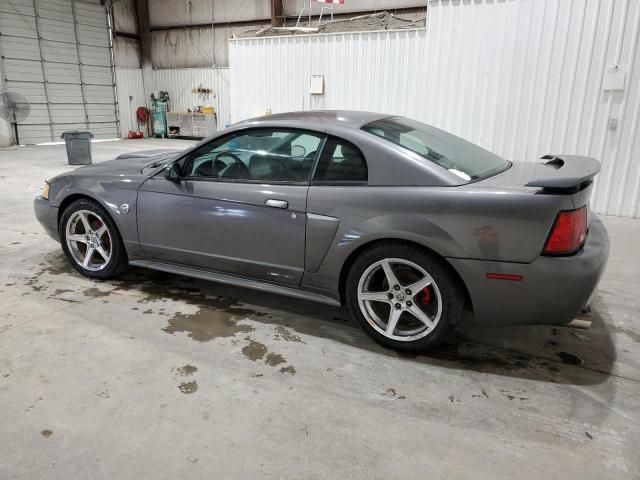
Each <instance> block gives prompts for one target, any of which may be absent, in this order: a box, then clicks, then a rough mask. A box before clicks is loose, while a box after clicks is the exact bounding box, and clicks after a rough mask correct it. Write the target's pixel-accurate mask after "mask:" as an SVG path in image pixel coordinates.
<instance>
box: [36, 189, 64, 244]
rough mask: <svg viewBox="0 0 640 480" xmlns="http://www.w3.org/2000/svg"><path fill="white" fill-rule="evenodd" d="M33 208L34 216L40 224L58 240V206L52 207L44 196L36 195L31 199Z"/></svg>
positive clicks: (48, 233)
mask: <svg viewBox="0 0 640 480" xmlns="http://www.w3.org/2000/svg"><path fill="white" fill-rule="evenodd" d="M33 209H34V211H35V212H36V218H37V219H38V221H39V222H40V225H42V226H43V227H44V230H45V232H47V235H49V236H50V237H51V238H53V239H54V240H55V241H56V242H59V241H60V237H59V235H58V207H54V206H53V205H51V204H50V203H49V200H47V199H46V198H44V197H36V198H35V199H34V201H33Z"/></svg>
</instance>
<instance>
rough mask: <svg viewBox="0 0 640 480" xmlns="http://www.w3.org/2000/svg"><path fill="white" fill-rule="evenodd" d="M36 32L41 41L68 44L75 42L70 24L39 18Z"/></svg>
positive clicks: (71, 24)
mask: <svg viewBox="0 0 640 480" xmlns="http://www.w3.org/2000/svg"><path fill="white" fill-rule="evenodd" d="M38 30H39V32H40V37H41V38H42V39H43V40H53V41H55V42H68V43H75V41H76V35H75V33H74V31H73V23H72V22H63V21H60V20H52V19H50V18H40V19H39V20H38Z"/></svg>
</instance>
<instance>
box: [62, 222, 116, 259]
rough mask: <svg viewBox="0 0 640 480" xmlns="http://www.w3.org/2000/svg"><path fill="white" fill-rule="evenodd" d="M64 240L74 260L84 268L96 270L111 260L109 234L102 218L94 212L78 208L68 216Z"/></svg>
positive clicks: (111, 244) (111, 243)
mask: <svg viewBox="0 0 640 480" xmlns="http://www.w3.org/2000/svg"><path fill="white" fill-rule="evenodd" d="M66 241H67V247H68V248H69V252H70V253H71V256H72V257H73V259H74V260H75V262H76V263H77V264H78V265H80V266H81V267H82V268H84V269H86V270H89V271H91V272H98V271H100V270H102V269H103V268H105V267H106V266H107V264H108V263H109V260H111V252H112V248H113V247H112V246H113V242H112V241H111V234H110V233H109V229H108V228H107V224H106V223H105V222H104V220H103V219H102V218H101V217H100V216H99V215H97V214H96V213H94V212H91V211H89V210H78V211H77V212H74V213H73V214H72V215H71V217H69V220H68V221H67V228H66Z"/></svg>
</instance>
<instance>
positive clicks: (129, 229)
mask: <svg viewBox="0 0 640 480" xmlns="http://www.w3.org/2000/svg"><path fill="white" fill-rule="evenodd" d="M52 187H53V188H52V189H51V192H52V193H53V195H52V196H50V202H51V204H52V205H54V206H56V207H60V206H64V205H66V204H67V202H69V201H72V199H73V198H77V197H81V196H83V197H88V198H91V199H92V200H94V201H96V202H98V203H99V204H100V205H102V207H104V208H105V210H107V212H109V214H110V215H111V218H112V219H113V221H114V222H115V224H116V227H117V228H118V232H119V233H120V236H121V237H122V241H123V243H124V246H125V249H126V251H127V254H128V255H129V257H130V258H131V257H135V256H139V255H140V243H139V239H138V228H137V222H136V218H137V210H136V203H137V198H138V190H137V188H136V187H133V185H131V184H130V183H128V182H125V181H124V180H121V181H118V180H104V181H100V180H98V181H96V179H95V178H88V177H84V178H83V177H69V178H64V177H63V178H60V179H57V180H56V182H55V185H52ZM132 187H133V188H132ZM125 205H126V207H125ZM123 207H124V208H123ZM127 207H128V208H127ZM125 210H126V211H125ZM59 212H60V213H59V214H60V215H61V214H62V209H59Z"/></svg>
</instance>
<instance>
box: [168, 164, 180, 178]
mask: <svg viewBox="0 0 640 480" xmlns="http://www.w3.org/2000/svg"><path fill="white" fill-rule="evenodd" d="M164 176H165V178H166V179H167V180H169V181H171V182H179V181H180V165H178V163H177V162H176V163H172V164H171V165H169V166H168V167H167V168H165V170H164Z"/></svg>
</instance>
